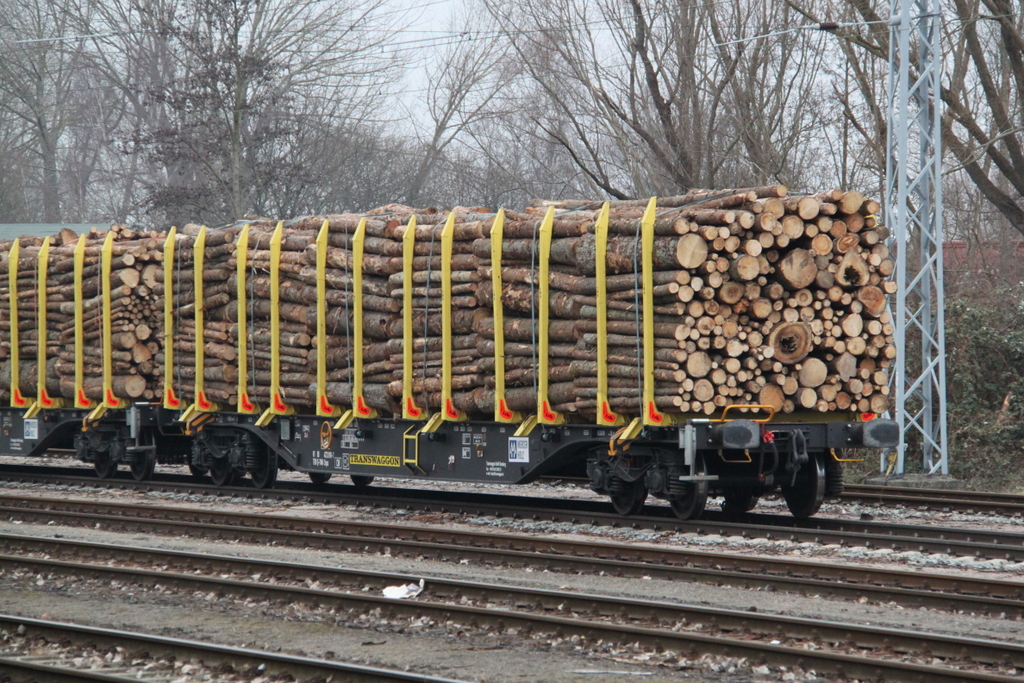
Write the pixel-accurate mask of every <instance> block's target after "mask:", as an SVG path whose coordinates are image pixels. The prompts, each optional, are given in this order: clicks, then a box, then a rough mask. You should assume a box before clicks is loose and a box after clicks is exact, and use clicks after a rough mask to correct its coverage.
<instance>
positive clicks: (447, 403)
mask: <svg viewBox="0 0 1024 683" xmlns="http://www.w3.org/2000/svg"><path fill="white" fill-rule="evenodd" d="M454 239H455V214H454V213H449V214H448V220H447V221H446V222H445V224H444V228H442V229H441V415H443V416H444V417H443V419H444V420H446V421H462V420H465V419H466V414H465V413H463V412H462V411H461V410H459V409H458V408H456V407H455V404H454V403H453V402H452V248H453V247H452V242H453V241H454ZM427 286H428V287H429V286H430V283H429V282H428V283H427Z"/></svg>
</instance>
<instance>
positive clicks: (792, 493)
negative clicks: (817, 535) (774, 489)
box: [782, 454, 826, 519]
mask: <svg viewBox="0 0 1024 683" xmlns="http://www.w3.org/2000/svg"><path fill="white" fill-rule="evenodd" d="M799 474H803V475H805V476H802V477H801V476H798V477H797V480H796V485H795V486H783V487H782V497H783V498H785V499H786V507H788V508H789V511H790V512H791V513H793V516H794V517H796V518H797V519H807V518H808V517H811V516H812V515H814V513H816V512H817V511H818V510H819V509H820V508H821V501H822V500H824V499H825V481H826V479H825V463H824V462H823V460H822V458H821V457H819V456H817V455H813V454H812V455H811V459H810V461H809V462H808V463H807V464H806V465H804V466H803V467H802V468H801V469H800V473H799Z"/></svg>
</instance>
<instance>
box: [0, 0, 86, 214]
mask: <svg viewBox="0 0 1024 683" xmlns="http://www.w3.org/2000/svg"><path fill="white" fill-rule="evenodd" d="M67 10H68V7H67V6H66V4H65V3H64V2H59V1H58V2H52V1H50V0H9V1H8V2H4V3H2V4H0V45H2V49H3V55H2V58H0V93H2V94H3V97H0V107H3V108H4V109H5V111H7V112H8V113H10V114H12V115H14V116H15V117H17V119H19V120H20V121H21V123H22V125H23V126H24V127H25V132H26V134H27V135H28V136H30V138H31V140H32V142H33V148H34V152H35V154H36V155H37V158H38V160H39V162H38V163H39V168H40V170H41V173H40V174H39V175H38V176H36V174H35V173H33V174H32V175H33V176H36V177H38V178H39V185H40V188H41V191H40V196H41V199H42V207H43V211H42V218H43V219H44V220H46V221H48V222H57V221H59V220H60V219H61V207H60V178H59V168H58V156H59V150H60V144H61V137H62V136H63V134H64V131H65V129H66V127H67V125H68V119H67V114H68V112H69V110H70V107H69V104H70V102H71V100H72V99H73V98H74V97H75V93H74V91H73V88H72V82H73V78H74V73H75V69H74V64H75V60H76V56H77V55H78V54H79V52H80V49H81V41H72V40H63V39H62V37H64V36H68V35H70V34H69V32H68V28H69V24H70V21H69V18H68V17H69V13H68V11H67Z"/></svg>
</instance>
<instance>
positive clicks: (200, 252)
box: [192, 226, 217, 413]
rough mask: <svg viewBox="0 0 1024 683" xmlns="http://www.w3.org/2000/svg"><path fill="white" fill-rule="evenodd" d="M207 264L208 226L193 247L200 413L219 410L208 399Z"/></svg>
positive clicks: (197, 402) (196, 407)
mask: <svg viewBox="0 0 1024 683" xmlns="http://www.w3.org/2000/svg"><path fill="white" fill-rule="evenodd" d="M205 263H206V226H203V227H201V228H200V229H199V235H198V236H197V237H196V242H195V244H194V245H193V247H192V268H193V270H192V272H193V274H194V277H195V283H194V285H193V288H194V289H195V293H196V303H195V327H196V355H195V358H196V360H195V365H196V378H195V380H194V381H195V409H196V410H197V411H198V412H204V413H205V412H210V411H214V410H217V406H216V404H214V403H213V402H212V401H210V400H209V399H208V398H206V377H205V375H206V309H205V308H204V306H203V301H204V300H205V294H204V286H203V285H204V283H203V269H204V266H205Z"/></svg>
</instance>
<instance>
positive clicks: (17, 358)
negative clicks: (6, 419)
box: [7, 239, 28, 408]
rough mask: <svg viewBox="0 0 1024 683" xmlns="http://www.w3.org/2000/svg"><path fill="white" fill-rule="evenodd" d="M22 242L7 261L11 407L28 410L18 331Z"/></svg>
mask: <svg viewBox="0 0 1024 683" xmlns="http://www.w3.org/2000/svg"><path fill="white" fill-rule="evenodd" d="M20 256H21V240H20V239H16V240H14V244H13V245H12V246H11V253H10V254H9V255H8V261H7V285H8V287H9V291H10V297H11V300H10V302H9V304H10V312H11V407H12V408H28V399H27V398H25V397H24V396H22V395H21V340H20V337H21V334H20V333H19V331H18V298H19V297H18V259H19V258H20Z"/></svg>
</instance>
